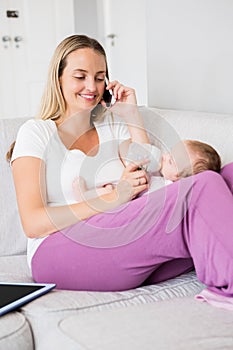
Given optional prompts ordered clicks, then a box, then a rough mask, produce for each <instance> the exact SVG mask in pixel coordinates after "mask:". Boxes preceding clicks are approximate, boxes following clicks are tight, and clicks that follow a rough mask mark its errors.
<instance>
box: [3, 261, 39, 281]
mask: <svg viewBox="0 0 233 350" xmlns="http://www.w3.org/2000/svg"><path fill="white" fill-rule="evenodd" d="M0 281H1V282H33V279H32V276H31V271H30V269H29V267H28V264H27V257H26V255H15V256H0Z"/></svg>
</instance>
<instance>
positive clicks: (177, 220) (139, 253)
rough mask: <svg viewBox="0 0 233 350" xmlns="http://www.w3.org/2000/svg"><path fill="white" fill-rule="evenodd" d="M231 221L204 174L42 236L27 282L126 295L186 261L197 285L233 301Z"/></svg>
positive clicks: (226, 202) (225, 196) (217, 186)
mask: <svg viewBox="0 0 233 350" xmlns="http://www.w3.org/2000/svg"><path fill="white" fill-rule="evenodd" d="M232 214H233V200H232V193H231V192H230V191H229V189H228V187H227V185H226V183H225V182H224V180H223V178H222V177H221V176H220V175H219V174H217V173H214V172H211V171H206V172H204V173H200V174H198V175H195V176H192V177H189V178H186V179H182V180H181V181H178V182H175V183H173V184H172V185H169V186H167V187H165V188H163V189H160V190H158V191H155V192H153V193H150V194H149V195H148V196H142V197H140V198H138V199H136V200H133V201H131V202H130V203H128V204H127V205H124V206H122V207H121V208H119V209H118V210H116V211H114V212H111V213H103V214H99V215H96V216H93V217H92V218H90V219H89V220H86V221H82V222H79V223H77V224H75V225H73V226H72V227H69V228H67V229H65V230H63V231H61V232H57V233H54V234H52V235H50V236H48V237H47V238H46V239H45V240H44V241H43V242H42V244H41V245H40V246H39V248H38V249H37V251H36V253H35V255H34V257H33V259H32V273H33V277H34V279H35V280H36V281H37V282H54V283H56V284H57V287H58V288H63V289H76V290H98V291H108V290H109V291H113V290H125V289H130V288H135V287H137V286H140V285H142V284H143V283H144V282H145V281H148V279H150V276H153V279H154V281H156V271H158V278H157V280H158V281H159V279H161V277H160V276H159V273H161V266H163V264H165V263H167V262H170V263H169V264H170V265H171V272H170V271H167V272H166V274H167V276H168V278H171V277H175V276H177V275H178V274H180V273H182V272H185V271H187V270H189V269H191V268H192V261H193V263H194V266H195V269H196V272H197V276H198V278H199V280H200V281H201V282H203V283H204V284H206V285H207V286H208V287H210V288H211V290H212V291H217V292H218V293H221V294H223V295H228V296H233V234H232V232H231V230H232V228H233V215H232ZM172 260H174V267H175V264H177V262H178V261H179V264H178V265H176V266H178V268H174V269H172V263H171V261H172ZM182 262H183V265H182ZM167 266H168V265H167ZM151 281H152V280H151Z"/></svg>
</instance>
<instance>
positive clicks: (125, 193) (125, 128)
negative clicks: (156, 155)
mask: <svg viewBox="0 0 233 350" xmlns="http://www.w3.org/2000/svg"><path fill="white" fill-rule="evenodd" d="M106 78H108V68H107V62H106V56H105V52H104V50H103V48H102V46H101V45H100V44H99V43H98V42H97V41H95V40H94V39H91V38H88V37H86V36H82V35H73V36H71V37H68V38H66V39H65V40H63V41H62V42H61V43H60V45H59V46H58V47H57V49H56V51H55V53H54V56H53V59H52V61H51V65H50V70H49V74H48V82H47V86H46V89H45V93H44V96H43V99H42V106H41V110H40V115H39V117H40V120H31V121H28V122H27V123H25V124H24V125H23V126H22V127H21V129H20V131H19V133H18V136H17V140H16V145H15V148H14V151H13V155H12V171H13V176H14V182H15V188H16V194H17V200H18V206H19V212H20V216H21V220H22V224H23V228H24V231H25V233H26V235H27V236H28V237H29V250H28V260H29V264H30V265H31V268H32V275H33V277H34V279H35V281H37V282H54V283H56V284H57V287H58V288H64V289H77V290H99V291H101V290H103V291H109V290H124V289H129V288H134V287H137V286H139V285H141V284H148V283H157V282H159V281H162V280H165V279H167V278H171V277H175V276H177V275H179V274H181V273H183V272H186V271H189V270H191V269H192V268H193V266H194V267H195V269H196V272H197V276H198V278H199V279H200V281H202V282H203V283H205V284H206V285H207V286H208V287H209V289H208V293H209V296H208V297H209V300H210V299H211V297H212V296H213V295H214V296H217V297H218V295H221V296H222V298H223V299H224V300H227V301H229V300H232V299H231V297H233V235H232V234H231V229H232V227H233V216H232V212H233V200H232V193H231V192H230V191H229V189H228V187H227V185H226V183H225V182H224V180H223V178H222V177H221V176H220V175H219V174H216V173H214V172H211V171H207V172H204V173H201V174H198V175H195V176H193V177H191V178H187V179H183V180H181V181H178V182H176V183H174V184H172V185H169V186H168V187H166V192H165V190H164V189H161V190H158V191H156V192H153V193H150V194H149V195H148V196H142V197H140V198H136V197H137V195H138V194H140V193H141V192H142V191H144V190H146V189H147V188H148V180H147V175H146V173H145V171H144V170H143V165H144V164H145V161H141V162H140V161H139V162H137V163H136V164H133V163H130V164H129V165H127V166H125V163H124V155H125V152H126V150H127V144H128V143H129V142H131V141H134V142H139V143H148V142H149V141H148V137H147V134H146V132H145V131H144V129H143V124H142V121H141V119H140V114H139V113H138V110H137V106H136V97H135V92H134V90H133V89H131V88H128V87H125V86H123V85H121V84H120V83H119V82H117V81H114V82H110V83H108V85H107V86H106V84H105V81H106ZM105 88H106V89H105ZM105 90H107V91H109V90H112V92H113V95H114V97H115V99H116V103H115V104H114V105H113V106H112V107H110V108H109V109H107V111H106V108H105V107H106V104H105V102H104V101H103V97H105V95H106V91H105ZM115 114H117V115H118V116H120V117H116V116H115ZM141 168H142V169H141ZM140 169H141V170H140ZM80 175H81V176H82V178H84V179H85V181H86V185H87V187H89V188H91V187H93V185H98V186H102V188H104V187H105V186H106V185H107V184H108V183H113V184H114V183H116V184H117V185H116V186H113V187H112V189H110V190H109V187H108V189H107V190H106V193H103V194H101V195H100V196H96V197H95V198H91V199H89V200H88V201H87V200H85V198H84V200H83V201H82V202H80V203H77V202H76V201H75V198H74V196H73V193H72V182H73V180H74V179H75V178H76V177H77V176H80ZM218 194H219V195H218ZM135 198H136V199H135ZM132 199H133V200H132ZM211 293H212V294H211ZM213 293H214V294H213ZM210 296H211V297H210Z"/></svg>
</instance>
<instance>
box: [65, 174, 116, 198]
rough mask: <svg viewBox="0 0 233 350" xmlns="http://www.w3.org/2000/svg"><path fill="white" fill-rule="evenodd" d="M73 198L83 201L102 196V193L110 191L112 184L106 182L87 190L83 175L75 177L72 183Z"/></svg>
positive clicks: (112, 187)
mask: <svg viewBox="0 0 233 350" xmlns="http://www.w3.org/2000/svg"><path fill="white" fill-rule="evenodd" d="M72 187H73V191H74V196H75V200H76V201H77V202H83V201H85V200H88V199H91V198H96V197H99V196H102V195H103V194H106V193H110V192H111V191H112V190H113V189H114V186H113V185H112V184H106V185H104V186H102V187H96V188H93V189H90V190H88V189H87V185H86V181H85V180H84V178H83V177H81V176H80V177H76V178H75V179H74V181H73V184H72Z"/></svg>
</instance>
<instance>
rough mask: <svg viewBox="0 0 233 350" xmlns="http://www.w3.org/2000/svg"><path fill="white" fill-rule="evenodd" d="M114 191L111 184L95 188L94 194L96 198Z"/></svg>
mask: <svg viewBox="0 0 233 350" xmlns="http://www.w3.org/2000/svg"><path fill="white" fill-rule="evenodd" d="M113 189H114V186H113V185H112V184H106V185H104V186H103V187H97V188H96V192H97V195H98V196H102V195H103V194H106V193H110V192H112V190H113Z"/></svg>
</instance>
